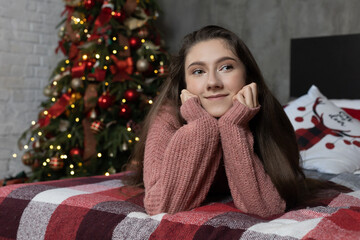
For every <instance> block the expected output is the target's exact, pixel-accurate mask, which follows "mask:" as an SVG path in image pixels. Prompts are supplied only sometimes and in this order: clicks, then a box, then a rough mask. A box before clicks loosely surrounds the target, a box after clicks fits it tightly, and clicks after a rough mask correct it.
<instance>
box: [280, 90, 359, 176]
mask: <svg viewBox="0 0 360 240" xmlns="http://www.w3.org/2000/svg"><path fill="white" fill-rule="evenodd" d="M284 110H285V112H286V114H287V115H288V117H289V119H290V121H291V123H292V124H293V126H294V129H295V132H296V137H297V140H298V144H299V149H300V155H301V158H302V164H303V167H304V168H305V169H311V170H317V171H319V172H324V173H332V174H338V173H342V172H350V173H353V172H355V171H356V170H358V169H360V121H358V120H357V119H354V118H353V117H351V116H350V115H349V114H347V113H346V112H345V111H344V110H343V109H341V108H339V107H337V106H335V105H334V104H333V103H332V102H331V101H330V100H328V99H327V98H326V97H325V96H324V95H322V94H321V93H320V91H319V89H318V88H317V87H316V86H312V87H311V88H310V89H309V91H308V93H307V94H306V95H304V96H302V97H300V98H298V99H296V100H294V101H292V102H290V103H289V104H288V105H287V107H286V108H285V109H284Z"/></svg>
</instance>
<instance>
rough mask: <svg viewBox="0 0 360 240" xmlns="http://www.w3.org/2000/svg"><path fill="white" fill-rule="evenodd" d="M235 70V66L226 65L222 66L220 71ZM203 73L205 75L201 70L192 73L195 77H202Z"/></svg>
mask: <svg viewBox="0 0 360 240" xmlns="http://www.w3.org/2000/svg"><path fill="white" fill-rule="evenodd" d="M225 68H227V69H225ZM233 68H234V66H233V65H231V64H226V65H223V66H221V68H220V70H219V71H222V70H224V71H230V70H231V69H233ZM202 73H204V71H203V70H201V69H195V70H193V71H192V74H193V75H200V74H202Z"/></svg>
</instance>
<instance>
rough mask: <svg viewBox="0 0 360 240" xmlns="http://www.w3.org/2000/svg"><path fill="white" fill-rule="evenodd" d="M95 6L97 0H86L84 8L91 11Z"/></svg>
mask: <svg viewBox="0 0 360 240" xmlns="http://www.w3.org/2000/svg"><path fill="white" fill-rule="evenodd" d="M94 5H95V0H85V1H84V6H85V8H86V9H90V8H92V7H93V6H94Z"/></svg>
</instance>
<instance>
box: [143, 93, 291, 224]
mask: <svg viewBox="0 0 360 240" xmlns="http://www.w3.org/2000/svg"><path fill="white" fill-rule="evenodd" d="M258 110H259V108H255V109H250V108H248V107H246V106H244V105H243V104H241V103H240V102H237V101H236V102H235V103H234V105H233V106H232V107H231V108H230V109H229V110H228V111H227V112H226V113H225V114H224V115H223V116H222V117H221V118H220V119H216V118H214V117H212V116H211V115H210V114H208V113H207V112H206V111H205V110H204V109H203V108H202V107H201V105H200V101H199V100H198V99H197V98H190V99H189V100H187V101H186V102H185V103H184V104H183V105H182V106H181V108H180V112H181V114H182V116H183V118H184V119H185V120H186V121H187V124H185V125H181V124H180V123H179V122H178V120H177V119H176V114H175V109H174V107H171V106H168V105H166V106H163V107H162V108H161V109H160V112H159V114H158V116H157V117H155V119H154V120H153V122H152V125H151V127H150V129H149V133H148V137H147V140H146V148H145V159H144V185H145V199H144V204H145V209H146V211H147V212H148V213H149V214H150V215H153V214H158V213H161V212H167V213H176V212H179V211H186V210H190V209H192V208H195V207H198V206H200V205H201V203H202V202H203V201H204V200H205V198H206V196H207V194H208V192H209V189H210V186H211V185H212V183H213V181H214V176H215V174H216V172H217V170H218V169H219V163H220V160H221V158H223V160H224V164H225V170H226V176H227V179H228V184H229V187H230V191H231V195H232V197H233V199H234V204H235V206H236V207H237V208H238V209H240V210H241V211H243V212H245V213H252V214H257V215H259V216H263V217H265V216H269V215H272V214H277V213H281V212H284V210H285V202H284V200H282V199H281V197H280V196H279V193H278V192H277V190H276V188H275V187H274V185H273V183H272V182H271V179H270V177H269V176H268V175H267V174H266V173H265V171H264V168H263V165H262V163H261V162H260V160H259V158H258V157H257V156H256V154H255V153H254V151H253V136H252V133H251V132H250V129H249V127H248V122H249V121H250V120H251V119H252V117H253V116H254V115H255V114H256V113H257V112H258Z"/></svg>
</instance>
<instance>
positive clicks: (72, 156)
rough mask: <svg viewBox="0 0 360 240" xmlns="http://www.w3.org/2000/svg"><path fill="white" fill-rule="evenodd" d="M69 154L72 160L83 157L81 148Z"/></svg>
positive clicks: (74, 149)
mask: <svg viewBox="0 0 360 240" xmlns="http://www.w3.org/2000/svg"><path fill="white" fill-rule="evenodd" d="M69 154H70V156H71V158H77V157H81V155H82V151H81V149H80V148H76V147H75V148H72V149H71V150H70V153H69Z"/></svg>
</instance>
